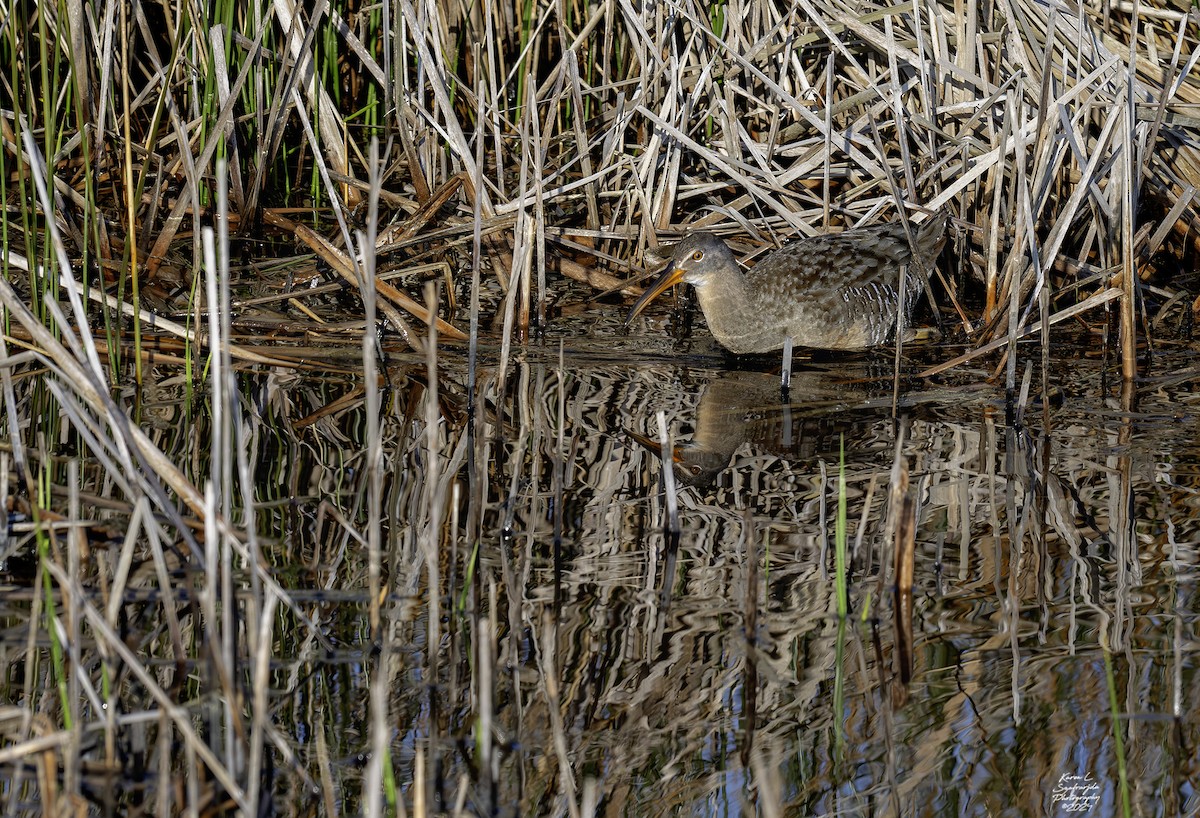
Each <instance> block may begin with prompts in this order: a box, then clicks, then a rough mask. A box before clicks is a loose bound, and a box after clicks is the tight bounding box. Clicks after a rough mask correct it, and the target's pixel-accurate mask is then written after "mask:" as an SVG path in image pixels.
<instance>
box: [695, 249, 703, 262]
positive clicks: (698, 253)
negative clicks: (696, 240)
mask: <svg viewBox="0 0 1200 818" xmlns="http://www.w3.org/2000/svg"><path fill="white" fill-rule="evenodd" d="M703 260H704V251H703V250H697V251H696V252H694V253H692V261H703Z"/></svg>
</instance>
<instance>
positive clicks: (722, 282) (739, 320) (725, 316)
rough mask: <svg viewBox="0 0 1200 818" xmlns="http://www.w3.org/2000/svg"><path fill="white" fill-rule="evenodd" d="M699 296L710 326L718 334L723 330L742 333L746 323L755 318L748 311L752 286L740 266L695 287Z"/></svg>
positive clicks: (736, 333)
mask: <svg viewBox="0 0 1200 818" xmlns="http://www.w3.org/2000/svg"><path fill="white" fill-rule="evenodd" d="M696 297H697V298H698V299H699V300H700V309H702V310H704V317H705V320H706V321H707V322H708V326H709V329H710V330H713V333H714V334H716V335H720V334H721V333H722V332H724V333H725V334H733V335H738V334H742V333H744V332H745V331H746V329H747V328H746V327H745V326H744V323H745V322H746V321H748V320H752V319H753V316H751V315H749V314H748V312H749V303H750V299H749V289H748V288H747V286H746V276H745V274H743V273H742V271H741V269H735V270H734V271H732V272H730V273H727V274H724V275H720V276H715V277H714V278H713V280H710V281H707V282H705V284H704V286H702V287H697V288H696Z"/></svg>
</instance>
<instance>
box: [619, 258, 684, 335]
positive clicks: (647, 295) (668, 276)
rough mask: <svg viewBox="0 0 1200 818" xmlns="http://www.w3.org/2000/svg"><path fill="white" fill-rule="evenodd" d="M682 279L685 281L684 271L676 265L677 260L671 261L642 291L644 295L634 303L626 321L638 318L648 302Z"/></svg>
mask: <svg viewBox="0 0 1200 818" xmlns="http://www.w3.org/2000/svg"><path fill="white" fill-rule="evenodd" d="M681 281H683V271H682V270H680V269H678V268H677V267H676V266H675V262H671V263H670V264H668V265H667V269H665V270H663V271H662V275H660V276H659V277H658V278H657V279H655V280H654V283H653V284H651V285H650V286H649V287H647V288H646V291H645V292H643V293H642V297H641V298H639V299H638V300H637V303H636V304H634V305H633V309H631V310H630V311H629V317H628V318H626V319H625V323H626V324H628V323H629V322H630V321H632V320H633V319H635V318H637V317H638V313H640V312H641V311H642V310H644V309H645V308H646V305H647V304H649V303H650V302H651V301H653V300H654V299H655V298H657V297H658V296H659V294H661V293H662V292H663V291H664V290H666V289H668V288H670V287H674V286H675V285H676V284H678V283H679V282H681Z"/></svg>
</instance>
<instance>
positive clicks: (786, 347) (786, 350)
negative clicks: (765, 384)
mask: <svg viewBox="0 0 1200 818" xmlns="http://www.w3.org/2000/svg"><path fill="white" fill-rule="evenodd" d="M791 386H792V336H790V335H789V336H788V337H787V338H784V339H783V370H782V371H781V372H780V373H779V397H780V398H781V399H782V400H783V402H784V403H788V402H789V401H788V393H789V391H790V389H791Z"/></svg>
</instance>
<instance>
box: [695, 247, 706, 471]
mask: <svg viewBox="0 0 1200 818" xmlns="http://www.w3.org/2000/svg"><path fill="white" fill-rule="evenodd" d="M696 255H698V256H702V255H704V254H703V253H697V254H696ZM701 471H703V469H701V468H700V467H699V466H692V474H693V475H696V474H699V473H700V472H701Z"/></svg>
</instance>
